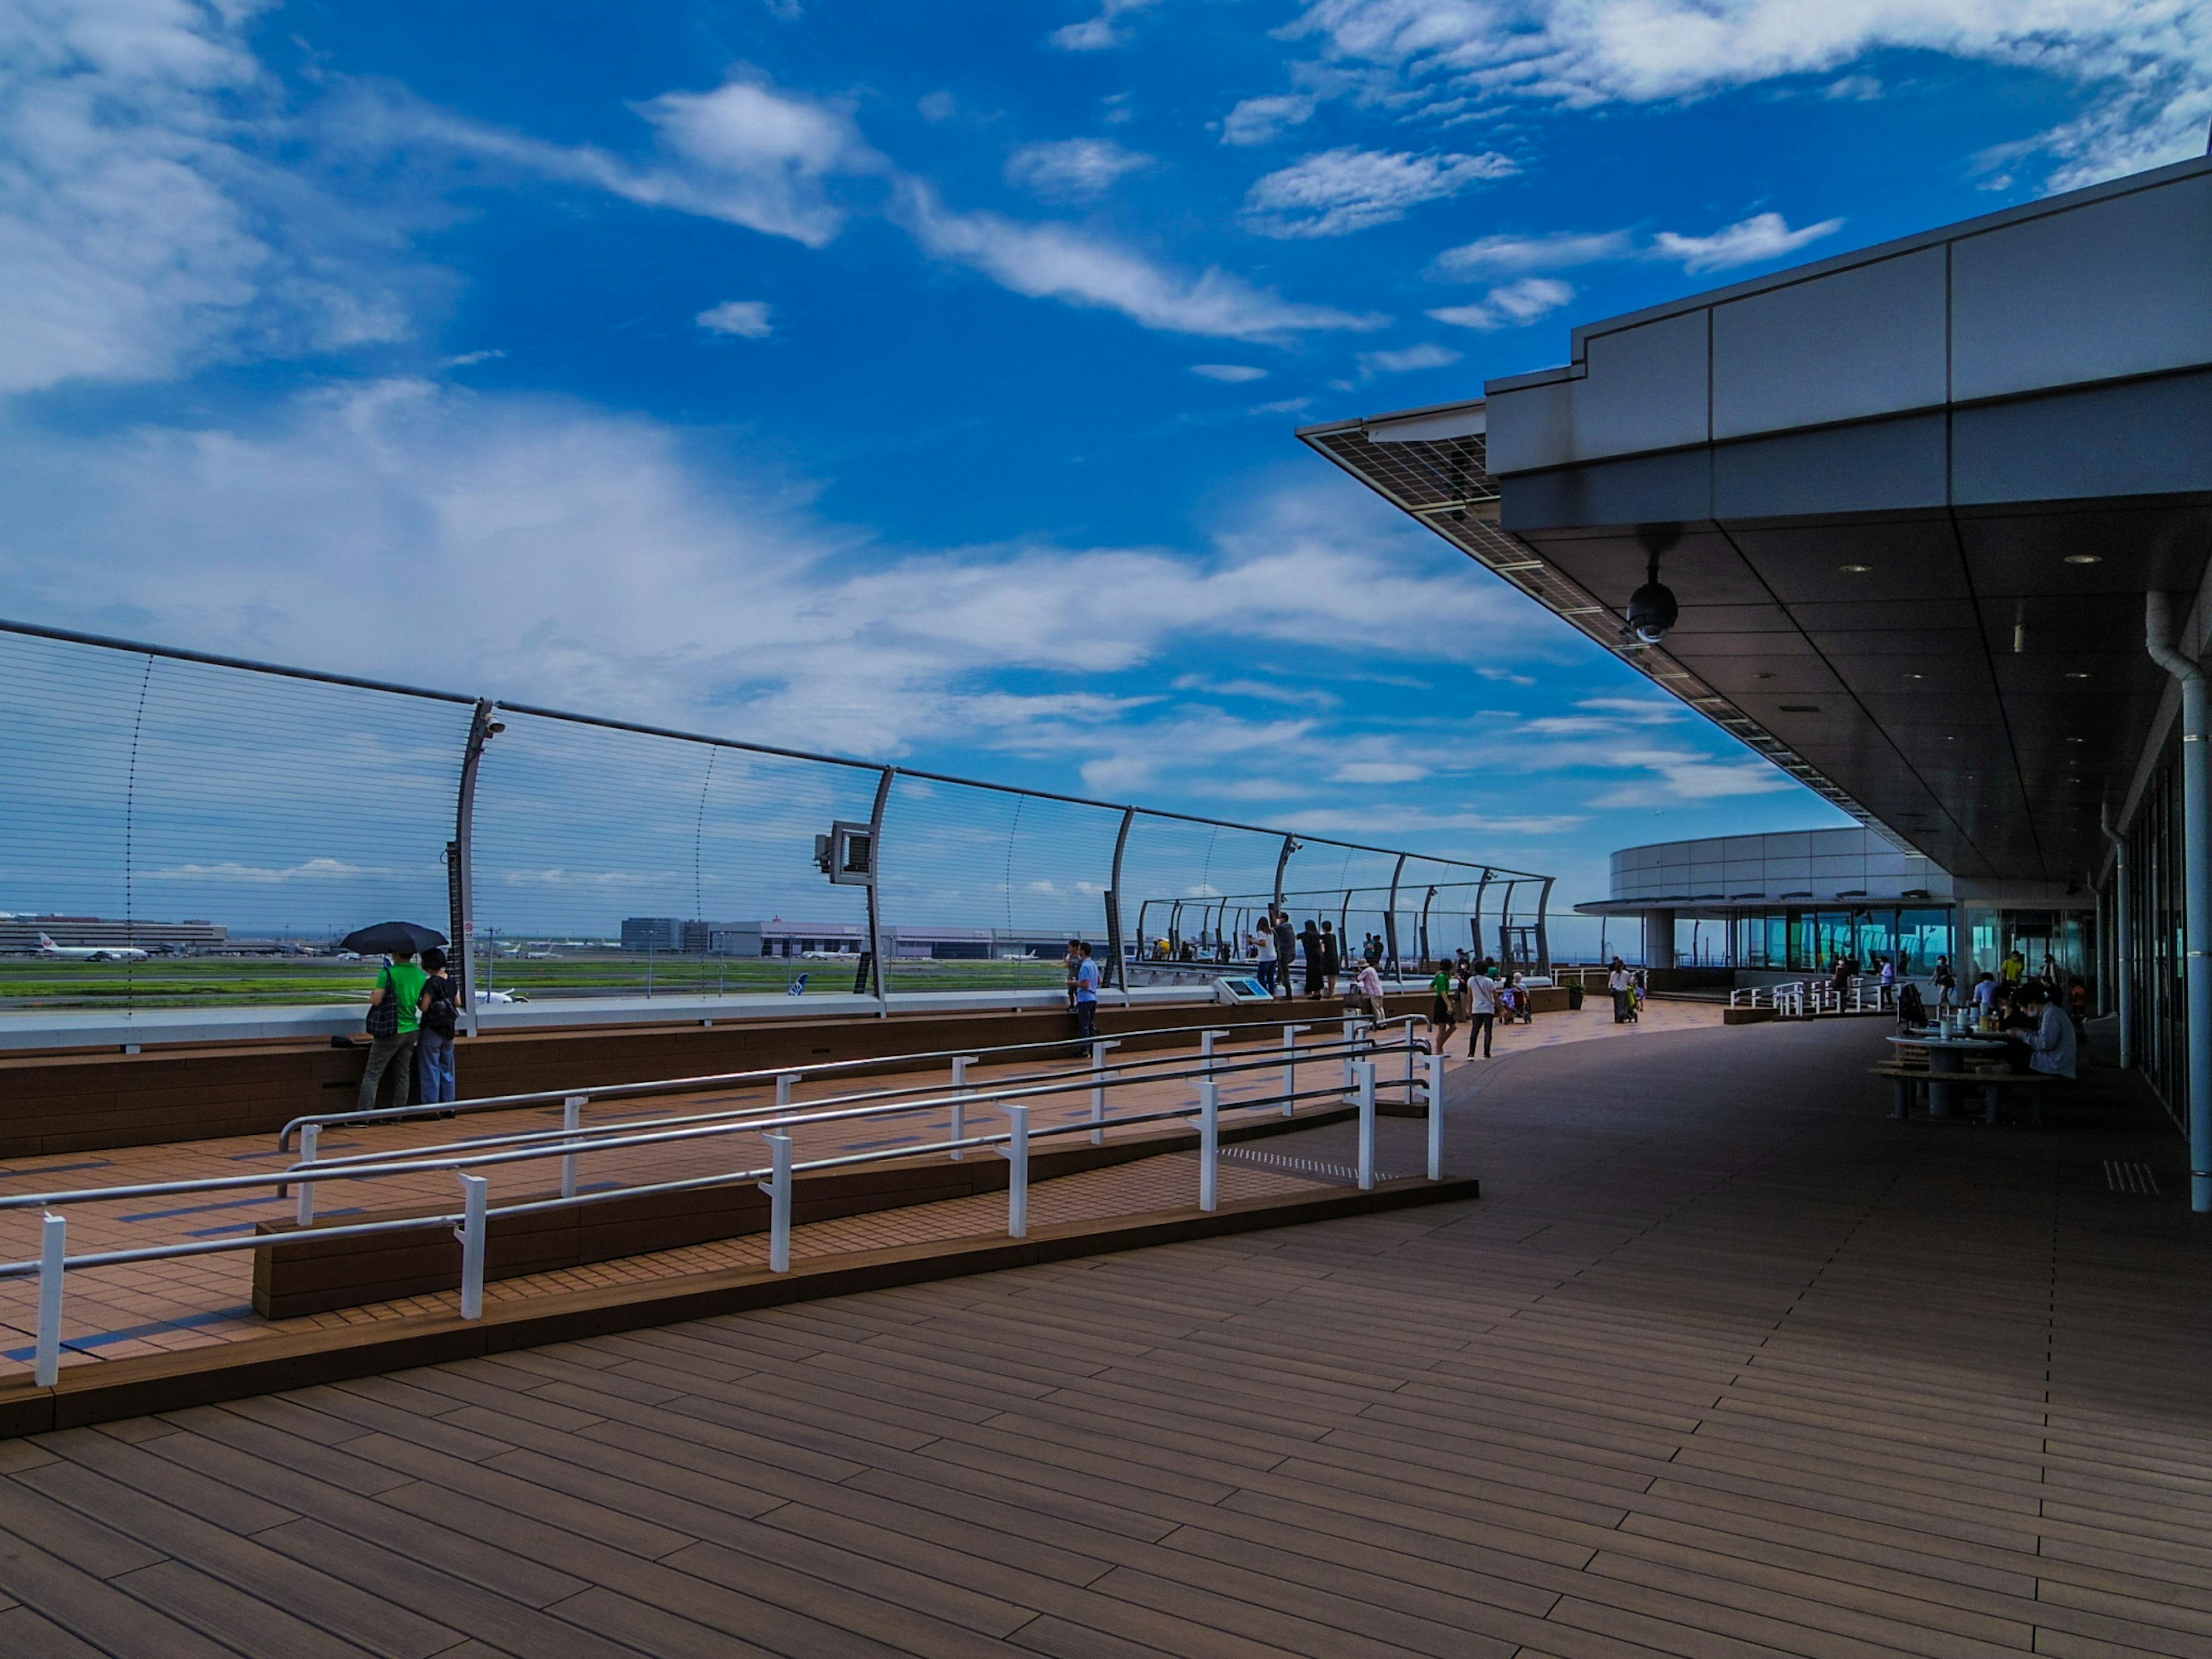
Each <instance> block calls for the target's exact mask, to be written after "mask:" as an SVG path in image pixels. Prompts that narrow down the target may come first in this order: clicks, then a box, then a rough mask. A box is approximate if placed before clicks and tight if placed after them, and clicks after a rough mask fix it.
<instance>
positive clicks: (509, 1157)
mask: <svg viewBox="0 0 2212 1659" xmlns="http://www.w3.org/2000/svg"><path fill="white" fill-rule="evenodd" d="M1351 1024H1352V1033H1351V1035H1350V1036H1348V1037H1347V1038H1346V1039H1345V1040H1341V1041H1338V1042H1320V1043H1316V1044H1314V1045H1312V1046H1311V1047H1310V1048H1306V1049H1304V1050H1301V1049H1299V1048H1298V1047H1297V1032H1298V1031H1300V1030H1305V1029H1308V1028H1305V1027H1286V1028H1285V1041H1284V1049H1283V1053H1282V1054H1281V1055H1279V1056H1278V1057H1273V1058H1271V1059H1269V1060H1257V1059H1255V1060H1247V1061H1242V1062H1236V1061H1231V1062H1224V1061H1221V1060H1217V1059H1216V1058H1215V1057H1214V1056H1213V1055H1212V1054H1211V1053H1210V1052H1209V1053H1207V1054H1205V1055H1203V1056H1201V1057H1200V1062H1199V1063H1198V1064H1197V1065H1196V1066H1188V1067H1186V1068H1185V1069H1184V1070H1182V1071H1181V1072H1179V1073H1170V1074H1168V1075H1167V1076H1165V1077H1160V1076H1148V1077H1145V1078H1126V1079H1125V1078H1124V1077H1122V1076H1121V1074H1120V1073H1118V1072H1115V1071H1094V1072H1092V1073H1083V1074H1063V1077H1066V1078H1068V1079H1073V1077H1074V1076H1075V1075H1080V1076H1081V1079H1082V1080H1081V1081H1080V1082H1076V1081H1073V1080H1068V1081H1065V1082H1061V1081H1057V1080H1055V1081H1048V1082H1047V1083H1045V1084H1042V1085H1029V1086H1024V1087H1021V1088H1017V1089H1011V1090H1009V1089H1004V1088H992V1089H989V1090H987V1091H983V1092H981V1093H980V1094H969V1093H964V1092H963V1093H955V1094H952V1095H949V1096H945V1095H940V1096H938V1097H934V1098H932V1099H925V1100H914V1101H896V1102H884V1101H880V1100H878V1101H876V1102H874V1103H866V1104H860V1105H851V1106H839V1105H836V1104H835V1103H821V1104H818V1105H817V1109H813V1110H810V1111H798V1112H786V1113H784V1115H781V1116H779V1117H774V1118H769V1119H765V1120H763V1119H758V1118H757V1115H748V1117H747V1119H746V1121H730V1120H731V1115H730V1114H715V1115H712V1119H713V1121H696V1122H692V1123H690V1124H688V1125H685V1126H684V1127H671V1128H667V1129H653V1130H651V1131H649V1132H647V1133H609V1134H605V1135H601V1136H598V1137H595V1138H585V1139H569V1138H566V1137H564V1138H563V1139H562V1140H561V1141H560V1142H558V1143H556V1144H553V1145H550V1146H538V1145H532V1146H520V1147H509V1148H506V1149H502V1150H494V1151H465V1152H461V1153H460V1154H459V1156H455V1155H453V1152H452V1151H451V1149H441V1154H442V1155H440V1156H433V1157H427V1158H426V1157H422V1156H419V1155H411V1154H402V1155H400V1156H398V1157H393V1156H392V1155H391V1154H384V1155H382V1161H380V1162H371V1163H363V1162H361V1161H357V1160H325V1161H320V1162H303V1163H301V1164H295V1165H293V1166H292V1167H291V1168H289V1169H288V1170H281V1171H273V1172H270V1171H264V1172H262V1173H258V1174H255V1175H247V1176H215V1177H209V1178H205V1179H201V1180H195V1181H185V1182H145V1183H140V1184H137V1185H136V1186H131V1187H108V1188H82V1189H77V1190H75V1191H67V1192H53V1193H42V1194H14V1195H10V1196H7V1197H0V1209H7V1210H15V1209H23V1208H27V1207H31V1206H40V1208H41V1209H42V1210H43V1211H44V1212H45V1213H44V1217H43V1222H42V1229H41V1232H42V1238H41V1243H42V1249H41V1251H40V1256H39V1258H38V1259H37V1260H35V1261H9V1262H0V1278H5V1277H19V1276H21V1275H23V1274H26V1273H37V1274H38V1275H39V1284H40V1291H39V1326H38V1342H37V1346H36V1349H35V1355H36V1359H35V1370H36V1378H37V1383H38V1385H39V1386H40V1387H52V1386H53V1385H54V1383H55V1381H56V1378H57V1376H58V1367H59V1364H60V1347H61V1340H60V1330H61V1310H62V1298H63V1288H64V1278H65V1275H66V1273H67V1271H68V1269H69V1268H70V1267H73V1266H74V1267H79V1268H83V1267H112V1266H119V1265H123V1264H125V1263H130V1262H138V1261H163V1260H171V1259H178V1258H182V1257H185V1256H197V1255H215V1254H219V1253H222V1252H225V1251H230V1250H240V1249H263V1248H264V1247H266V1248H275V1247H279V1246H282V1245H283V1244H287V1243H299V1242H301V1241H305V1240H311V1239H312V1240H315V1241H318V1242H328V1241H330V1240H332V1239H337V1238H350V1237H369V1236H373V1235H376V1234H381V1233H390V1232H396V1231H408V1230H410V1229H421V1228H424V1227H437V1226H443V1225H456V1224H458V1225H456V1237H458V1238H459V1240H460V1242H461V1243H462V1246H463V1250H462V1286H461V1313H462V1316H463V1317H464V1318H467V1319H474V1318H477V1317H480V1316H482V1312H483V1276H484V1240H485V1231H486V1229H487V1227H488V1225H489V1221H490V1220H491V1219H492V1218H494V1217H498V1216H512V1215H524V1214H530V1213H534V1212H540V1211H544V1210H549V1209H553V1208H557V1207H562V1206H585V1205H591V1204H599V1203H611V1202H614V1201H617V1200H622V1199H634V1198H639V1197H650V1196H654V1195H658V1194H665V1193H674V1192H681V1191H686V1190H697V1189H700V1188H708V1187H714V1186H727V1185H732V1184H735V1183H737V1182H743V1181H758V1180H760V1179H761V1177H762V1176H763V1175H765V1176H768V1177H769V1181H768V1182H764V1183H763V1186H764V1188H766V1189H767V1190H768V1191H769V1196H770V1206H771V1220H770V1227H769V1232H770V1245H769V1261H770V1267H771V1270H772V1271H776V1272H784V1271H787V1270H788V1268H789V1266H790V1227H791V1180H792V1176H793V1173H794V1172H798V1171H812V1170H830V1169H847V1168H853V1167H857V1166H860V1165H863V1164H872V1163H879V1162H885V1161H890V1160H894V1159H899V1158H915V1157H917V1156H923V1155H927V1154H929V1153H932V1152H947V1153H950V1154H951V1156H953V1157H955V1158H957V1157H959V1156H960V1155H961V1154H962V1153H963V1152H965V1151H967V1150H968V1149H969V1148H980V1149H1000V1150H1003V1151H1005V1152H1006V1156H1007V1157H1008V1158H1010V1160H1011V1161H1012V1162H1013V1164H1014V1165H1015V1173H1014V1175H1013V1176H1012V1177H1010V1183H1009V1187H1008V1213H1009V1231H1010V1232H1012V1235H1013V1236H1014V1237H1022V1236H1024V1234H1025V1232H1026V1231H1027V1204H1028V1197H1027V1191H1028V1173H1027V1172H1028V1146H1029V1143H1030V1140H1031V1139H1036V1138H1037V1137H1039V1136H1050V1135H1059V1134H1073V1133H1091V1134H1092V1135H1093V1137H1094V1139H1100V1140H1103V1133H1104V1131H1105V1129H1106V1128H1107V1127H1109V1126H1112V1127H1121V1126H1123V1125H1127V1124H1133V1123H1146V1122H1157V1121H1164V1120H1166V1119H1171V1118H1172V1119H1180V1120H1184V1121H1188V1119H1189V1118H1191V1117H1192V1116H1194V1115H1195V1116H1197V1117H1199V1118H1200V1208H1201V1209H1204V1210H1209V1211H1210V1210H1212V1209H1213V1208H1215V1207H1216V1204H1217V1197H1216V1194H1217V1168H1218V1152H1219V1134H1218V1116H1219V1111H1220V1079H1221V1077H1222V1076H1223V1075H1224V1074H1225V1073H1237V1072H1243V1071H1253V1070H1260V1069H1262V1068H1264V1067H1266V1066H1271V1065H1273V1064H1277V1063H1279V1064H1281V1065H1283V1066H1285V1084H1286V1085H1289V1086H1286V1088H1285V1090H1284V1091H1282V1092H1281V1093H1279V1094H1276V1095H1272V1096H1267V1097H1262V1098H1261V1099H1259V1100H1255V1101H1243V1102H1238V1103H1237V1108H1238V1109H1255V1108H1260V1107H1269V1106H1279V1107H1281V1108H1282V1109H1283V1110H1284V1111H1285V1114H1286V1115H1288V1114H1289V1113H1290V1112H1291V1110H1292V1109H1294V1105H1295V1103H1296V1102H1297V1100H1299V1099H1303V1098H1314V1097H1322V1098H1328V1097H1335V1098H1338V1099H1342V1098H1343V1097H1344V1094H1345V1085H1341V1084H1340V1085H1338V1086H1336V1087H1334V1088H1326V1089H1320V1090H1307V1091H1299V1090H1297V1088H1296V1087H1295V1069H1294V1068H1295V1066H1296V1064H1297V1060H1298V1059H1299V1058H1300V1057H1301V1056H1302V1055H1303V1056H1304V1057H1306V1058H1325V1057H1327V1055H1328V1054H1341V1055H1342V1056H1343V1057H1344V1059H1345V1065H1346V1073H1347V1075H1346V1084H1349V1085H1352V1086H1353V1087H1354V1088H1355V1090H1356V1101H1357V1103H1358V1109H1359V1114H1360V1134H1359V1172H1358V1173H1359V1183H1360V1185H1361V1187H1362V1188H1371V1187H1372V1186H1373V1184H1374V1179H1375V1176H1374V1144H1375V1132H1374V1118H1375V1110H1376V1092H1377V1089H1378V1086H1379V1085H1378V1079H1377V1077H1376V1062H1375V1061H1374V1060H1372V1059H1367V1058H1361V1059H1358V1060H1354V1059H1352V1058H1351V1055H1352V1054H1353V1053H1359V1054H1375V1053H1377V1052H1380V1050H1379V1048H1377V1046H1376V1044H1374V1043H1373V1042H1372V1041H1371V1037H1372V1035H1373V1032H1374V1030H1376V1027H1375V1026H1373V1025H1371V1024H1369V1023H1367V1022H1351ZM1388 1024H1390V1025H1394V1026H1395V1025H1402V1026H1404V1027H1405V1028H1406V1047H1407V1100H1408V1103H1409V1104H1410V1103H1412V1100H1413V1094H1414V1085H1413V1075H1412V1072H1413V1027H1414V1026H1415V1025H1417V1024H1422V1025H1425V1024H1426V1021H1425V1019H1424V1018H1422V1017H1420V1016H1418V1015H1416V1016H1407V1017H1401V1018H1399V1019H1396V1020H1394V1021H1390V1022H1388ZM1427 1073H1428V1084H1427V1087H1426V1091H1425V1092H1426V1098H1427V1102H1428V1108H1429V1109H1428V1116H1429V1121H1430V1127H1429V1178H1430V1179H1431V1180H1440V1179H1442V1163H1441V1159H1442V1146H1443V1141H1442V1122H1443V1118H1442V1111H1443V1059H1442V1057H1441V1056H1440V1055H1430V1056H1429V1057H1428V1059H1427ZM1176 1080H1194V1081H1195V1082H1196V1084H1197V1087H1198V1092H1199V1097H1200V1098H1199V1101H1198V1103H1197V1104H1196V1105H1194V1106H1182V1107H1174V1108H1169V1109H1164V1110H1157V1111H1151V1112H1145V1113H1123V1114H1120V1115H1115V1116H1111V1117H1109V1116H1108V1115H1106V1114H1105V1112H1104V1109H1103V1099H1104V1091H1105V1090H1106V1089H1107V1088H1109V1087H1112V1086H1115V1085H1119V1084H1121V1083H1123V1082H1140V1081H1142V1082H1158V1081H1176ZM1086 1087H1087V1088H1091V1089H1092V1090H1093V1091H1094V1092H1093V1110H1092V1115H1091V1117H1090V1118H1089V1119H1087V1120H1083V1119H1079V1120H1075V1121H1070V1122H1067V1123H1064V1124H1054V1125H1048V1126H1045V1127H1042V1128H1039V1129H1036V1130H1031V1129H1030V1127H1029V1105H1028V1102H1029V1100H1030V1099H1031V1098H1037V1097H1046V1096H1050V1095H1054V1094H1066V1093H1072V1092H1075V1091H1078V1090H1079V1089H1081V1088H1086ZM969 1104H977V1105H995V1106H997V1107H999V1108H1000V1109H1002V1110H1004V1111H1005V1112H1006V1115H1007V1116H1008V1118H1009V1120H1010V1121H1011V1122H1012V1125H1013V1127H1012V1129H1010V1130H1009V1131H1008V1132H1007V1133H1005V1134H1000V1135H981V1136H971V1135H967V1134H964V1133H962V1131H961V1129H960V1127H959V1125H960V1116H959V1114H960V1110H961V1109H962V1108H963V1107H965V1106H967V1105H969ZM824 1106H827V1107H828V1109H823V1107H824ZM942 1106H951V1107H952V1108H953V1109H954V1120H953V1123H954V1127H953V1131H952V1134H951V1136H950V1137H949V1138H947V1139H944V1140H942V1141H938V1142H933V1143H929V1144H927V1145H924V1146H900V1147H896V1148H890V1149H884V1150H882V1151H878V1152H841V1153H834V1154H830V1155H829V1156H826V1157H824V1158H815V1159H811V1160H808V1161H806V1162H805V1163H799V1164H794V1163H793V1161H792V1160H791V1157H790V1148H791V1141H790V1136H789V1134H788V1133H787V1131H789V1130H790V1129H792V1128H794V1127H799V1126H801V1125H804V1124H810V1123H817V1122H832V1121H848V1120H851V1119H854V1118H866V1117H879V1116H890V1115H900V1114H907V1113H913V1112H918V1111H926V1110H932V1109H937V1108H939V1107H942ZM610 1127H612V1126H610ZM737 1133H759V1134H761V1135H763V1137H764V1138H765V1139H767V1140H768V1141H769V1145H770V1147H771V1152H772V1157H771V1162H770V1164H769V1168H768V1169H767V1170H757V1169H743V1170H726V1171H720V1172H717V1173H714V1174H709V1175H706V1176H689V1177H684V1178H681V1179H678V1180H675V1181H669V1182H651V1183H647V1184H645V1185H642V1186H634V1187H617V1188H610V1189H605V1190H602V1191H600V1192H597V1193H589V1194H578V1193H576V1192H574V1191H573V1190H570V1189H568V1187H569V1182H564V1191H563V1193H562V1195H561V1196H560V1197H558V1198H543V1199H535V1200H524V1201H523V1202H521V1203H519V1204H511V1205H505V1206H496V1207H495V1206H491V1205H490V1204H489V1197H488V1191H489V1181H488V1179H487V1177H485V1176H480V1175H473V1174H468V1173H465V1171H466V1170H474V1169H477V1168H480V1167H483V1166H486V1165H491V1164H512V1163H524V1162H529V1161H532V1160H534V1159H539V1158H556V1157H558V1158H568V1159H574V1158H576V1157H578V1156H580V1155H581V1154H582V1153H586V1152H607V1151H615V1150H619V1149H622V1148H624V1147H628V1146H654V1145H665V1144H668V1143H670V1142H673V1141H679V1140H688V1139H702V1138H711V1137H714V1136H718V1135H729V1134H737ZM533 1134H535V1132H533ZM569 1168H570V1170H571V1171H572V1172H573V1168H574V1166H573V1164H571V1165H570V1166H569ZM437 1170H447V1171H450V1172H451V1173H453V1174H454V1175H456V1176H459V1179H460V1181H461V1182H462V1185H463V1188H464V1190H465V1194H466V1197H465V1204H464V1206H463V1210H462V1212H460V1214H459V1215H458V1216H455V1215H452V1214H447V1213H442V1212H441V1213H439V1214H435V1215H428V1216H410V1217H405V1218H392V1219H387V1220H384V1221H376V1222H356V1223H346V1224H343V1225H338V1226H335V1227H331V1226H324V1227H308V1226H306V1225H302V1226H301V1227H300V1228H299V1229H298V1230H297V1231H293V1232H289V1233H276V1234H252V1235H247V1236H245V1237H236V1238H225V1239H197V1240H190V1241H185V1242H181V1243H168V1244H157V1245H147V1246H143V1247H138V1248H135V1249H126V1250H106V1251H96V1252H92V1253H89V1254H87V1255H80V1256H78V1257H76V1258H75V1259H74V1261H72V1260H71V1259H70V1257H69V1255H68V1254H67V1233H66V1229H67V1221H66V1218H65V1217H64V1216H62V1215H58V1214H55V1213H54V1209H55V1207H56V1206H67V1205H70V1204H73V1203H92V1202H102V1201H114V1200H122V1199H127V1198H143V1197H161V1196H173V1195H179V1194H191V1193H204V1192H210V1191H223V1190H235V1189H237V1188H242V1187H254V1186H276V1187H279V1188H282V1187H283V1185H284V1184H285V1183H288V1182H298V1183H299V1184H300V1185H301V1187H302V1188H303V1203H302V1208H303V1214H302V1221H303V1222H304V1221H305V1220H306V1219H307V1215H306V1214H305V1209H306V1198H305V1194H306V1191H307V1190H311V1189H312V1188H313V1185H314V1184H316V1183H319V1182H322V1181H325V1180H349V1181H365V1180H374V1179H376V1178H378V1177H380V1176H391V1175H402V1174H423V1173H432V1172H435V1171H437ZM570 1181H573V1173H572V1174H571V1176H570Z"/></svg>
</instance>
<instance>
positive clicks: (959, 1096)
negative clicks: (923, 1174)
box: [950, 1054, 982, 1163]
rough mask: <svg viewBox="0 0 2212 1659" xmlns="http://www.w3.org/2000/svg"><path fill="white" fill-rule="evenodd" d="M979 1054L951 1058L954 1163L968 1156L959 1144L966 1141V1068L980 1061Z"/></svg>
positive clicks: (966, 1150) (959, 1055)
mask: <svg viewBox="0 0 2212 1659" xmlns="http://www.w3.org/2000/svg"><path fill="white" fill-rule="evenodd" d="M981 1058H982V1056H981V1055H980V1054H955V1055H953V1057H952V1133H951V1137H950V1139H951V1141H952V1143H953V1146H952V1158H953V1161H954V1162H955V1163H957V1162H958V1161H959V1160H960V1159H962V1158H965V1157H966V1156H967V1155H968V1149H967V1148H966V1147H965V1146H961V1145H960V1144H959V1143H960V1142H962V1141H963V1140H965V1139H968V1067H969V1065H971V1064H972V1063H973V1062H975V1060H980V1059H981Z"/></svg>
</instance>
